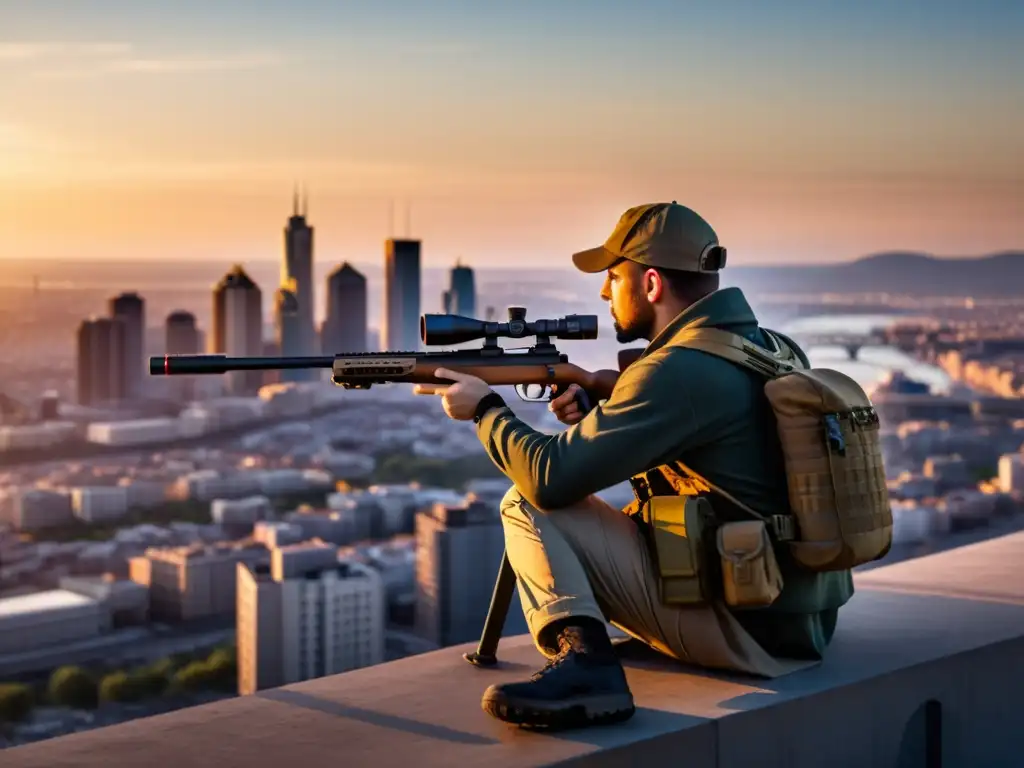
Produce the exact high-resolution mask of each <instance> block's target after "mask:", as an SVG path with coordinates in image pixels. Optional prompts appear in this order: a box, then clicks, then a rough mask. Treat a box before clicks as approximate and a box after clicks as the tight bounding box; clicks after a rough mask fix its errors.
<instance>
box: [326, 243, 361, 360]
mask: <svg viewBox="0 0 1024 768" xmlns="http://www.w3.org/2000/svg"><path fill="white" fill-rule="evenodd" d="M366 312H367V293H366V278H365V277H364V276H363V274H362V273H360V272H359V271H358V270H357V269H356V268H355V267H353V266H352V265H351V264H349V263H348V262H347V261H346V262H345V263H344V264H342V265H341V266H340V267H338V268H337V269H336V270H334V271H333V272H332V273H331V274H330V275H328V277H327V317H326V319H325V320H324V325H323V328H322V329H321V331H320V339H321V349H322V351H323V354H325V355H333V354H337V353H338V352H366V351H367V328H366Z"/></svg>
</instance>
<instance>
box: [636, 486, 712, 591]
mask: <svg viewBox="0 0 1024 768" xmlns="http://www.w3.org/2000/svg"><path fill="white" fill-rule="evenodd" d="M640 518H641V520H642V521H643V523H644V524H645V527H646V528H647V535H648V539H649V542H650V547H651V553H652V555H653V556H654V561H655V564H656V566H657V569H658V575H659V587H660V592H661V594H660V598H661V602H662V603H663V604H665V605H702V604H705V603H707V602H709V601H710V600H711V599H713V598H714V595H713V592H712V590H711V588H710V585H711V579H710V578H709V567H708V566H709V565H710V563H711V559H710V558H709V557H708V554H709V553H708V539H707V535H708V532H709V530H710V527H711V525H712V523H713V516H712V511H711V504H710V503H709V502H708V501H707V499H703V498H697V497H686V496H654V497H652V498H650V499H648V500H647V501H646V502H644V503H643V504H642V505H641V507H640Z"/></svg>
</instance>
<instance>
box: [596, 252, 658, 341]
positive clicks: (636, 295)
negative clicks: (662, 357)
mask: <svg viewBox="0 0 1024 768" xmlns="http://www.w3.org/2000/svg"><path fill="white" fill-rule="evenodd" d="M646 271H647V270H646V269H645V268H644V267H642V266H640V265H639V264H636V263H635V262H632V261H620V262H619V263H618V264H613V265H612V266H611V267H610V268H609V269H608V272H607V274H606V275H605V279H604V285H603V286H602V287H601V298H602V299H604V300H605V301H607V302H608V303H609V308H610V309H611V313H612V320H613V321H614V328H615V338H616V339H617V340H618V342H619V343H620V344H629V343H630V342H633V341H637V340H639V339H646V340H648V341H650V339H651V336H652V334H651V330H652V329H653V327H654V305H653V304H651V302H650V301H649V300H648V298H647V288H648V286H646V285H645V282H646V278H645V276H644V275H645V273H646Z"/></svg>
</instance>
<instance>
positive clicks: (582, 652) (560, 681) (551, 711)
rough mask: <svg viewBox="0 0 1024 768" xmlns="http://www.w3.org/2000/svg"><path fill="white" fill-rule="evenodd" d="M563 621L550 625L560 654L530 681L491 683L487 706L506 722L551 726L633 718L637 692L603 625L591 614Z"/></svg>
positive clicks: (530, 725) (579, 725) (578, 725)
mask: <svg viewBox="0 0 1024 768" xmlns="http://www.w3.org/2000/svg"><path fill="white" fill-rule="evenodd" d="M559 624H560V626H554V625H552V626H550V627H548V628H547V629H549V630H552V632H551V633H550V634H551V635H553V636H554V640H555V642H553V643H551V644H550V645H551V646H552V647H557V648H558V655H557V656H555V657H554V658H553V659H551V661H549V662H548V664H547V666H545V667H544V668H543V669H542V670H540V671H539V672H537V673H536V674H535V675H534V676H533V677H531V678H530V679H529V681H526V682H522V683H506V684H504V685H492V686H491V687H490V688H488V689H487V690H486V691H485V692H484V697H483V702H482V704H483V708H484V711H485V712H487V713H488V714H489V715H492V716H493V717H496V718H498V719H499V720H504V721H505V722H507V723H514V724H516V725H522V726H526V727H529V728H546V729H562V728H578V727H581V726H586V725H596V724H604V723H618V722H622V721H623V720H628V719H629V718H630V717H632V716H633V713H634V712H635V708H634V706H633V694H632V693H630V690H629V684H628V683H627V682H626V673H625V672H624V671H623V669H622V664H621V663H620V662H619V659H618V657H617V656H616V655H615V651H614V649H613V648H612V644H611V640H610V639H609V638H608V632H607V631H606V630H605V627H604V624H603V623H602V622H599V621H597V620H596V619H590V618H581V619H569V620H565V621H563V622H559ZM541 639H542V640H544V638H543V637H542V638H541ZM545 645H547V643H545Z"/></svg>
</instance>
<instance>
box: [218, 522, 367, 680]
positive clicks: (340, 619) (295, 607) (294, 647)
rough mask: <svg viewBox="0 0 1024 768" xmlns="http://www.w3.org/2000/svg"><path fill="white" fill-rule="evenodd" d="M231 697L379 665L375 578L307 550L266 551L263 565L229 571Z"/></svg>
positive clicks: (315, 548) (315, 547) (329, 551)
mask: <svg viewBox="0 0 1024 768" xmlns="http://www.w3.org/2000/svg"><path fill="white" fill-rule="evenodd" d="M237 581H238V586H237V600H238V609H237V613H236V615H237V626H236V633H235V634H236V638H237V644H238V692H239V694H241V695H243V696H244V695H248V694H252V693H255V692H256V691H259V690H262V689H264V688H276V687H278V686H281V685H287V684H288V683H295V682H299V681H300V680H309V679H312V678H315V677H323V676H325V675H334V674H338V673H340V672H345V671H347V670H351V669H358V668H360V667H367V666H371V665H373V664H379V663H381V662H382V661H384V629H385V626H384V620H385V593H384V586H383V584H382V582H381V577H380V574H379V573H377V571H375V570H374V569H373V568H370V567H369V566H366V565H363V564H361V563H354V562H353V563H348V562H339V561H338V550H337V548H336V547H333V546H329V545H327V544H324V543H323V542H307V543H305V544H294V545H291V546H286V547H281V548H274V549H273V550H271V565H270V567H269V568H268V567H266V566H262V567H261V566H253V565H249V564H245V563H239V565H238V566H237Z"/></svg>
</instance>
